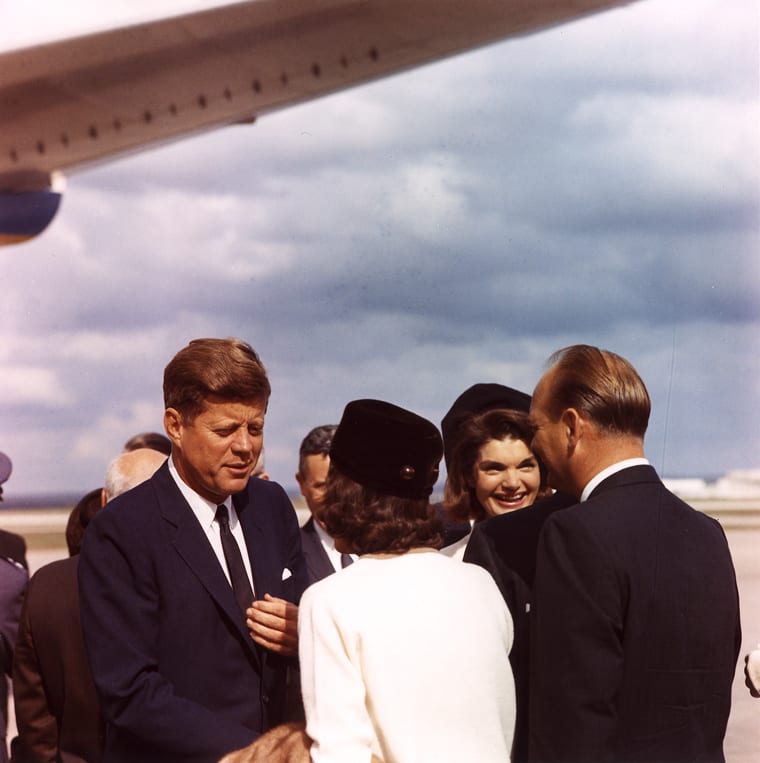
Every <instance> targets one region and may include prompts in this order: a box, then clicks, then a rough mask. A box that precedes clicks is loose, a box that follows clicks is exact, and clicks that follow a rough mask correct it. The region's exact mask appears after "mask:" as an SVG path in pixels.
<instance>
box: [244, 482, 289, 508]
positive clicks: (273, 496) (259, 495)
mask: <svg viewBox="0 0 760 763" xmlns="http://www.w3.org/2000/svg"><path fill="white" fill-rule="evenodd" d="M246 492H247V493H248V495H249V497H251V498H253V500H256V501H259V502H263V503H274V504H278V503H281V502H282V501H286V502H287V503H290V499H289V498H288V494H287V493H286V492H285V489H284V488H283V487H282V485H280V483H279V482H275V481H274V480H262V479H259V478H258V477H252V478H251V479H250V480H249V481H248V486H247V487H246Z"/></svg>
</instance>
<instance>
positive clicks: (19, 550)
mask: <svg viewBox="0 0 760 763" xmlns="http://www.w3.org/2000/svg"><path fill="white" fill-rule="evenodd" d="M0 558H2V559H11V560H12V561H14V562H18V563H19V564H20V565H21V566H22V567H25V568H27V569H28V565H27V563H26V541H25V540H24V539H23V538H22V537H21V536H20V535H16V533H11V532H8V531H7V530H0Z"/></svg>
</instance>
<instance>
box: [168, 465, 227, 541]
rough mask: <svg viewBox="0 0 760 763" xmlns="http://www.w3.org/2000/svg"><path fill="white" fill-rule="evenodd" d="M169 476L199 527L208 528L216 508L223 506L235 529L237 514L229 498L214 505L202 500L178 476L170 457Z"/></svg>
mask: <svg viewBox="0 0 760 763" xmlns="http://www.w3.org/2000/svg"><path fill="white" fill-rule="evenodd" d="M169 474H171V476H172V477H173V478H174V481H175V482H176V483H177V487H178V488H179V489H180V492H181V493H182V495H183V496H184V498H185V500H186V501H187V502H188V503H189V504H190V508H191V509H192V510H193V513H194V514H195V516H196V517H198V521H199V522H200V523H201V525H203V526H204V527H210V526H211V525H212V524H213V522H214V519H215V518H216V507H217V506H222V505H224V506H226V507H227V513H228V515H229V518H230V528H231V529H234V528H235V524H236V523H237V513H236V512H235V509H234V508H233V506H232V498H231V496H227V498H226V499H225V500H224V501H223V503H221V504H216V503H214V502H213V501H209V500H208V499H207V498H204V497H203V496H202V495H200V494H199V493H196V492H195V490H193V488H191V487H190V485H188V484H187V482H185V481H184V480H183V479H182V477H180V476H179V472H178V471H177V467H176V465H175V463H174V460H173V458H172V456H169Z"/></svg>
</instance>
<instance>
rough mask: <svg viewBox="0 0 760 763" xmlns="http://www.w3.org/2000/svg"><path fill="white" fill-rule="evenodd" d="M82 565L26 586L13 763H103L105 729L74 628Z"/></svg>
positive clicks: (44, 573) (73, 561)
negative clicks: (76, 762) (81, 762)
mask: <svg viewBox="0 0 760 763" xmlns="http://www.w3.org/2000/svg"><path fill="white" fill-rule="evenodd" d="M78 559H79V557H76V556H73V557H69V558H68V559H61V560H59V561H57V562H52V563H51V564H46V565H45V566H44V567H41V568H40V569H39V570H37V572H35V574H34V575H33V576H32V579H31V580H30V581H29V588H28V590H27V595H26V600H25V602H24V609H23V611H22V613H21V624H20V626H19V631H18V637H17V639H16V654H15V657H14V661H13V698H14V704H15V708H16V725H17V727H18V736H17V737H16V739H14V740H13V746H12V751H11V753H12V754H11V759H12V761H13V763H47V761H51V760H61V761H71V762H73V761H86V763H97V762H98V761H100V758H101V754H102V749H103V723H102V720H101V717H100V707H99V703H98V696H97V694H96V692H95V685H94V684H93V682H92V676H91V675H90V667H89V665H88V664H87V655H86V653H85V649H84V641H83V640H82V628H81V626H80V623H79V591H78V589H77V566H78Z"/></svg>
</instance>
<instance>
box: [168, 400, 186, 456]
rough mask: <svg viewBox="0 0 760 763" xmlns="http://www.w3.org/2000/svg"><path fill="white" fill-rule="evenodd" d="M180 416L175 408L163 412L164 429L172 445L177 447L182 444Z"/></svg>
mask: <svg viewBox="0 0 760 763" xmlns="http://www.w3.org/2000/svg"><path fill="white" fill-rule="evenodd" d="M182 424H183V422H182V414H181V413H180V412H179V411H178V410H177V409H176V408H167V409H166V410H165V411H164V429H165V430H166V434H167V435H168V437H169V439H170V440H171V441H172V444H173V445H176V446H177V447H179V446H180V445H181V443H182Z"/></svg>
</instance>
